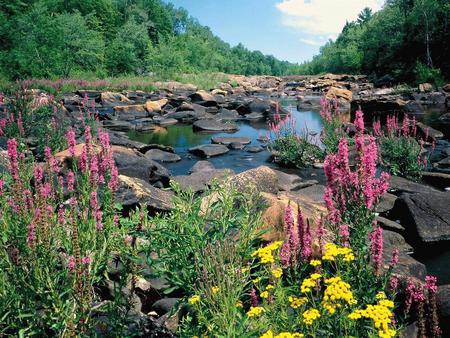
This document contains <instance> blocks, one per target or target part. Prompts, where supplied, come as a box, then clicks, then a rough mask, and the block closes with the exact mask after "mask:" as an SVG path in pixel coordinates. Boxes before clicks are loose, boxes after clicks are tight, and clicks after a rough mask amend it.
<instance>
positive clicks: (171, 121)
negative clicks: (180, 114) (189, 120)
mask: <svg viewBox="0 0 450 338" xmlns="http://www.w3.org/2000/svg"><path fill="white" fill-rule="evenodd" d="M153 121H154V122H155V123H156V124H158V125H160V126H161V127H167V126H172V125H174V124H177V123H178V120H176V119H172V118H164V117H158V118H156V117H155V118H153Z"/></svg>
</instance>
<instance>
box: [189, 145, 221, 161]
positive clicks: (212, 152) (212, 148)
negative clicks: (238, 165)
mask: <svg viewBox="0 0 450 338" xmlns="http://www.w3.org/2000/svg"><path fill="white" fill-rule="evenodd" d="M189 152H190V153H192V154H194V155H197V156H201V157H206V158H208V157H212V156H218V155H222V154H225V153H227V152H228V148H227V147H226V146H224V145H222V144H202V145H199V146H196V147H192V148H189Z"/></svg>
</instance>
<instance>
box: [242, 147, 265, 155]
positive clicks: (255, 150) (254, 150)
mask: <svg viewBox="0 0 450 338" xmlns="http://www.w3.org/2000/svg"><path fill="white" fill-rule="evenodd" d="M245 150H246V151H247V152H248V153H259V152H261V151H263V150H264V148H263V147H261V146H247V147H245Z"/></svg>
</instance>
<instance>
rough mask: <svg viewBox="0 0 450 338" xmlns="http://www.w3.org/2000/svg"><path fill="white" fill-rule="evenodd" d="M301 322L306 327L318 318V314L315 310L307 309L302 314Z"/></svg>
mask: <svg viewBox="0 0 450 338" xmlns="http://www.w3.org/2000/svg"><path fill="white" fill-rule="evenodd" d="M302 316H303V321H304V322H305V324H306V325H311V324H312V323H313V322H314V321H315V320H316V319H317V318H319V317H320V313H319V311H318V310H317V309H309V310H306V311H305V312H303V315H302Z"/></svg>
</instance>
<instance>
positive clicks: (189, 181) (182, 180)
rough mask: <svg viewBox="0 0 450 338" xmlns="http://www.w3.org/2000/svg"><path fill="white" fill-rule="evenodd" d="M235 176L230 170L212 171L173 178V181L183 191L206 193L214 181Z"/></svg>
mask: <svg viewBox="0 0 450 338" xmlns="http://www.w3.org/2000/svg"><path fill="white" fill-rule="evenodd" d="M232 174H234V172H233V171H232V170H229V169H211V170H203V171H197V172H194V173H192V174H190V175H179V176H174V177H172V181H175V182H176V183H178V184H179V186H180V188H181V190H188V189H190V190H191V191H192V192H194V193H197V192H203V191H205V190H206V189H207V188H208V187H209V186H210V185H211V183H212V182H213V181H214V180H217V181H223V180H224V179H225V178H226V177H227V176H230V175H232Z"/></svg>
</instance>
